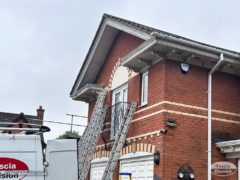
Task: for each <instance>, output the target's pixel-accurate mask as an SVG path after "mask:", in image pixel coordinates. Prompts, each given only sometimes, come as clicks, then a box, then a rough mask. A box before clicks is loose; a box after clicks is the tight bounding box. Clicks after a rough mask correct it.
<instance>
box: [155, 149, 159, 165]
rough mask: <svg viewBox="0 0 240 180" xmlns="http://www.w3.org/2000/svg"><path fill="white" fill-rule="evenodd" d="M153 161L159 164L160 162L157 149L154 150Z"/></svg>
mask: <svg viewBox="0 0 240 180" xmlns="http://www.w3.org/2000/svg"><path fill="white" fill-rule="evenodd" d="M154 162H155V164H157V165H159V163H160V152H159V151H156V152H155V153H154Z"/></svg>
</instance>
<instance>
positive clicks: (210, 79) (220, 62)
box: [207, 53, 224, 180]
mask: <svg viewBox="0 0 240 180" xmlns="http://www.w3.org/2000/svg"><path fill="white" fill-rule="evenodd" d="M223 61H224V57H223V53H221V55H220V59H219V61H218V62H217V64H216V65H215V66H214V67H213V68H212V69H211V71H210V72H209V73H208V151H207V152H208V180H211V179H212V174H211V171H212V169H211V165H212V75H213V73H214V72H215V71H216V70H217V68H218V67H219V66H220V65H221V64H222V63H223Z"/></svg>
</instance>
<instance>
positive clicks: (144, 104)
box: [138, 102, 147, 108]
mask: <svg viewBox="0 0 240 180" xmlns="http://www.w3.org/2000/svg"><path fill="white" fill-rule="evenodd" d="M145 106H147V102H146V103H143V104H141V105H140V106H138V108H142V107H145Z"/></svg>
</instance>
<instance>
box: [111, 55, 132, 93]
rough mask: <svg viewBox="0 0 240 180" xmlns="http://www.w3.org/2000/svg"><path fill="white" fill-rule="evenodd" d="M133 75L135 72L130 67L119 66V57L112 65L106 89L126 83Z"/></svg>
mask: <svg viewBox="0 0 240 180" xmlns="http://www.w3.org/2000/svg"><path fill="white" fill-rule="evenodd" d="M133 75H135V73H134V72H133V71H132V70H131V69H129V68H126V67H124V66H121V62H120V59H119V60H118V61H117V63H116V64H115V66H114V67H113V70H112V73H111V76H110V79H109V83H108V90H113V89H115V88H117V87H119V86H120V85H122V84H124V83H126V82H127V81H128V80H129V79H130V78H131V77H133Z"/></svg>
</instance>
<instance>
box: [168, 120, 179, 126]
mask: <svg viewBox="0 0 240 180" xmlns="http://www.w3.org/2000/svg"><path fill="white" fill-rule="evenodd" d="M167 126H168V127H175V126H177V122H176V120H175V119H168V120H167Z"/></svg>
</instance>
